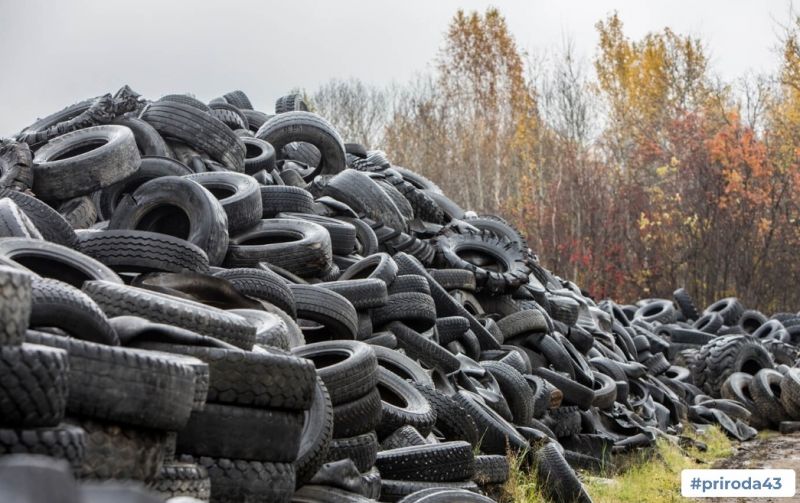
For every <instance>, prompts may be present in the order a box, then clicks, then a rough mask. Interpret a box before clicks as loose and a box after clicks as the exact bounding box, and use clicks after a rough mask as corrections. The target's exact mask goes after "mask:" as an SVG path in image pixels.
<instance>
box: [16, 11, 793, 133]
mask: <svg viewBox="0 0 800 503" xmlns="http://www.w3.org/2000/svg"><path fill="white" fill-rule="evenodd" d="M792 1H795V0H792ZM488 5H494V6H496V7H498V8H499V9H500V10H501V12H502V13H503V14H504V15H505V16H506V19H507V20H508V23H509V25H510V27H511V30H512V32H513V33H514V35H515V36H516V39H517V42H518V43H519V45H520V46H521V47H522V48H524V49H526V50H529V51H531V52H542V51H550V50H554V49H557V48H558V47H560V46H561V44H562V41H563V40H564V39H565V38H567V37H568V38H571V39H572V40H573V42H574V47H575V49H576V51H577V53H578V55H579V56H582V57H583V58H585V59H587V60H588V59H589V58H591V57H592V55H593V54H594V50H595V46H596V43H597V35H596V30H595V28H594V24H595V23H596V22H597V21H598V20H600V19H602V18H604V17H605V16H606V15H607V14H608V13H610V12H612V11H614V10H617V11H618V12H619V13H620V16H621V17H622V20H623V22H624V23H625V31H626V33H627V34H628V35H629V36H631V37H634V38H638V37H640V36H642V35H643V34H645V33H647V32H648V31H652V30H659V29H661V28H663V27H664V26H670V27H671V28H673V29H674V30H675V31H677V32H681V33H690V34H692V35H696V36H701V37H702V38H703V40H704V41H705V42H706V44H707V46H708V47H709V50H710V53H711V56H712V63H713V67H714V69H715V71H716V72H718V73H719V74H720V75H721V76H722V77H723V78H725V79H733V78H736V77H739V76H741V75H743V74H744V73H745V72H747V71H748V70H754V71H763V72H769V71H772V70H774V69H775V68H776V67H777V65H778V63H779V55H778V53H777V51H776V48H777V42H778V34H779V33H780V31H781V28H780V26H781V24H787V23H789V21H790V16H789V13H790V7H791V5H792V3H791V1H789V0H750V1H745V0H705V1H704V0H659V1H641V0H639V1H637V0H565V1H553V0H535V1H523V0H518V1H513V2H512V1H494V2H485V1H478V0H469V1H459V2H456V1H448V0H404V1H402V2H388V1H374V0H373V1H367V0H344V1H335V2H325V1H317V2H314V1H310V0H280V1H260V2H255V1H230V0H228V1H224V2H223V1H209V0H195V1H168V0H134V1H127V2H122V1H117V0H114V1H109V0H105V1H103V0H71V1H53V0H50V1H45V0H0V47H2V48H3V49H4V50H3V56H2V58H3V72H2V76H1V77H0V133H6V134H9V133H12V132H15V131H18V130H19V129H21V128H22V127H24V126H25V125H27V124H29V123H30V122H32V121H33V120H34V119H35V118H36V117H39V116H43V115H46V114H48V113H50V112H53V111H56V110H58V109H60V108H63V107H64V106H67V105H69V104H71V103H73V102H75V101H78V100H80V99H83V98H85V97H89V96H93V95H97V94H100V93H103V92H108V91H113V90H116V89H117V88H118V87H120V86H121V85H123V84H129V85H130V86H131V87H132V88H133V89H134V90H136V91H138V92H139V93H141V94H143V95H145V96H147V97H149V98H157V97H159V96H161V95H163V94H167V93H171V92H187V91H189V92H192V93H194V94H196V95H197V96H198V97H199V98H201V99H205V100H207V99H210V98H212V97H215V96H218V95H220V94H222V93H224V92H226V91H229V90H232V89H236V88H240V89H242V90H244V91H245V92H246V93H247V94H248V95H249V96H250V98H251V100H252V101H253V103H254V104H255V106H256V108H258V109H261V110H264V111H266V112H271V111H272V107H273V103H274V100H275V98H277V97H279V96H280V95H281V94H283V93H285V92H286V91H287V90H288V89H290V88H292V87H305V88H307V89H310V90H311V89H315V88H316V87H317V86H318V85H319V84H321V83H322V82H324V81H327V80H328V79H330V78H334V77H336V78H348V77H358V78H360V79H362V80H364V81H367V82H371V83H375V84H386V83H390V82H392V81H398V82H404V81H406V80H407V79H408V78H409V77H411V76H413V75H414V74H415V73H417V72H421V71H424V70H426V69H427V68H428V67H429V64H430V62H431V61H432V59H433V58H434V57H435V55H436V52H437V50H438V48H439V46H440V44H441V41H442V35H443V32H444V30H445V29H446V27H447V23H448V21H449V19H450V18H451V16H452V15H453V13H454V12H455V11H456V9H458V8H459V7H462V8H464V9H468V10H469V9H478V10H481V11H482V10H484V9H485V8H486V7H487V6H488Z"/></svg>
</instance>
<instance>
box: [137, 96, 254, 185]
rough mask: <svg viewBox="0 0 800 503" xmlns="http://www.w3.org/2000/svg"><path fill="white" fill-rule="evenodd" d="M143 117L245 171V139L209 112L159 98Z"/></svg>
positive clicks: (164, 132)
mask: <svg viewBox="0 0 800 503" xmlns="http://www.w3.org/2000/svg"><path fill="white" fill-rule="evenodd" d="M207 108H208V107H206V109H207ZM140 117H141V118H142V119H144V120H145V121H146V122H148V123H149V124H150V125H151V126H153V127H154V128H155V129H156V131H158V132H159V133H160V134H161V135H162V136H165V137H170V138H175V139H177V140H180V141H181V142H184V143H185V144H186V145H188V146H190V147H192V148H194V149H197V150H199V151H202V152H205V153H207V154H208V155H209V156H210V157H211V158H212V159H214V160H215V161H217V162H220V163H222V164H223V165H225V166H226V167H227V168H228V169H230V170H231V171H236V172H239V173H242V172H244V156H245V147H244V144H243V143H242V140H241V139H240V138H239V137H238V136H236V133H234V132H233V131H231V129H230V128H229V127H228V126H226V125H225V124H224V123H222V121H220V120H218V119H216V118H215V117H213V116H212V115H211V114H209V113H208V112H206V111H203V110H200V109H198V108H195V107H193V106H191V105H185V104H183V103H174V102H172V103H170V102H162V101H157V102H154V103H150V104H149V105H148V106H147V107H145V109H144V110H143V111H142V114H141V116H140Z"/></svg>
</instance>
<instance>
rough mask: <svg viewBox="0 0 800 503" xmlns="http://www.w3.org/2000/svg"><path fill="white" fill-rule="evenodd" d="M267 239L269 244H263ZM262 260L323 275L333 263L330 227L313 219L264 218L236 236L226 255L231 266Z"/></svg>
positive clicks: (250, 264)
mask: <svg viewBox="0 0 800 503" xmlns="http://www.w3.org/2000/svg"><path fill="white" fill-rule="evenodd" d="M264 240H266V241H267V243H268V244H260V243H261V242H262V241H264ZM269 240H276V242H270V241H269ZM259 262H269V263H270V264H273V265H276V266H278V267H282V268H284V269H286V270H287V271H290V272H292V273H294V274H298V275H300V276H306V277H308V276H317V275H320V274H322V273H323V272H325V271H327V270H328V269H330V267H331V264H332V253H331V242H330V236H329V235H328V231H326V230H325V228H323V227H322V226H320V225H318V224H315V223H312V222H303V221H299V220H291V219H283V218H281V219H270V220H261V221H260V222H259V223H258V224H257V225H255V226H254V227H251V228H250V229H248V230H247V231H244V232H242V233H239V234H237V235H235V236H233V238H232V239H231V243H230V246H229V247H228V254H227V257H226V258H225V264H226V266H228V267H252V266H256V265H258V263H259Z"/></svg>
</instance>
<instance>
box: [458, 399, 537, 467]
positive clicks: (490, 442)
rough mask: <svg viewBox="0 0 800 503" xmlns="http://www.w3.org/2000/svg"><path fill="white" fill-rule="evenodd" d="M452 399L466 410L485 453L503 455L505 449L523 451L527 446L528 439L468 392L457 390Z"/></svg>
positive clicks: (481, 448)
mask: <svg viewBox="0 0 800 503" xmlns="http://www.w3.org/2000/svg"><path fill="white" fill-rule="evenodd" d="M453 399H454V400H455V401H456V402H457V403H458V404H459V405H460V406H461V407H462V408H463V409H464V410H466V411H467V414H469V415H470V416H471V417H472V419H473V420H474V421H475V425H476V426H477V428H478V438H480V450H481V452H483V453H485V454H499V455H505V454H506V451H507V449H511V450H512V451H523V450H524V449H527V448H528V441H527V440H526V439H525V437H523V436H522V435H520V434H519V433H518V432H517V430H516V429H514V427H513V426H512V425H511V424H509V423H508V422H507V421H506V420H505V419H503V418H502V417H500V415H499V414H497V413H496V412H495V411H493V410H492V409H490V408H489V407H488V406H486V405H484V404H482V403H480V402H479V401H477V400H476V399H475V398H473V397H472V396H470V394H469V393H468V392H465V391H459V392H458V393H457V394H455V395H453Z"/></svg>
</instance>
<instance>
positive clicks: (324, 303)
mask: <svg viewBox="0 0 800 503" xmlns="http://www.w3.org/2000/svg"><path fill="white" fill-rule="evenodd" d="M289 288H290V289H291V290H292V295H294V299H295V305H296V306H297V317H298V318H301V319H305V320H309V321H314V322H316V323H319V324H321V325H323V326H324V327H325V328H326V330H325V332H326V334H325V335H326V336H328V337H330V338H331V339H339V340H354V339H355V338H356V332H357V330H358V314H357V313H356V310H355V308H354V307H353V305H352V304H351V303H350V302H349V301H348V300H347V299H346V298H344V297H343V296H341V295H339V294H338V293H336V292H333V291H330V290H326V289H325V288H320V287H317V286H314V285H289ZM303 333H304V335H305V337H306V340H311V339H310V337H311V335H312V334H311V332H308V331H304V332H303ZM312 342H319V341H312Z"/></svg>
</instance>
